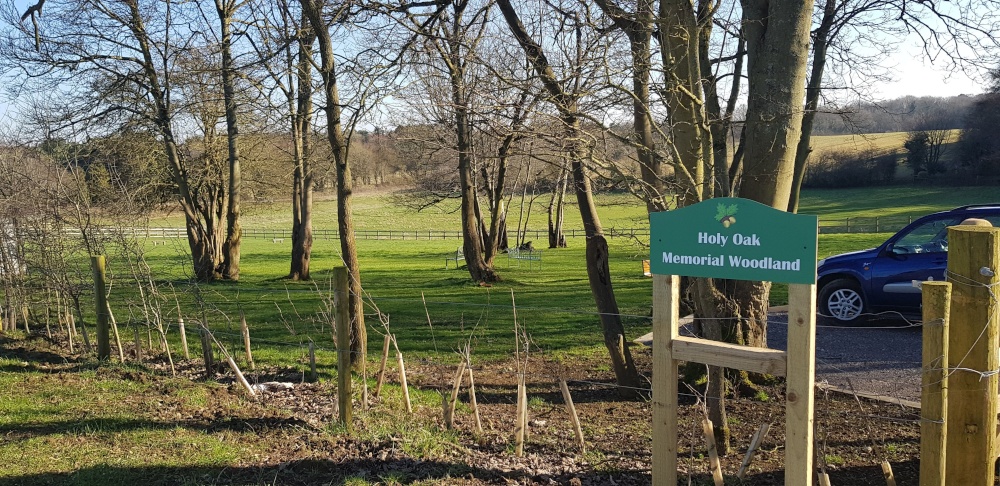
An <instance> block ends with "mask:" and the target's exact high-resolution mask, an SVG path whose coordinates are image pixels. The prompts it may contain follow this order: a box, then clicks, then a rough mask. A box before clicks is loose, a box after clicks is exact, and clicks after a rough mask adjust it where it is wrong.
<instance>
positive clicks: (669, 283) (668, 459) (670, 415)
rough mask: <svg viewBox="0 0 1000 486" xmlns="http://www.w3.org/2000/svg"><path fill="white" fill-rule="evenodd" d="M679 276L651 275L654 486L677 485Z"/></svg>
mask: <svg viewBox="0 0 1000 486" xmlns="http://www.w3.org/2000/svg"><path fill="white" fill-rule="evenodd" d="M679 300H680V277H677V276H676V275H653V302H656V303H657V305H655V306H653V457H652V464H653V471H652V474H653V486H668V485H669V486H675V485H676V484H677V360H675V359H674V352H673V349H672V346H671V343H672V341H673V339H674V338H676V337H677V336H679V335H680V329H679V327H678V309H679V308H680V305H679Z"/></svg>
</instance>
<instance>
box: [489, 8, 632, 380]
mask: <svg viewBox="0 0 1000 486" xmlns="http://www.w3.org/2000/svg"><path fill="white" fill-rule="evenodd" d="M497 4H498V6H499V8H500V11H501V12H502V13H503V16H504V19H505V20H506V22H507V25H508V27H510V31H511V33H512V34H513V35H514V37H515V38H516V39H517V41H518V44H519V45H520V46H521V48H522V49H523V50H524V52H525V55H526V56H527V58H528V61H529V62H530V63H531V65H532V66H533V67H534V68H535V72H536V73H537V74H538V75H539V78H540V79H541V82H542V84H543V85H544V87H545V89H546V91H548V93H549V95H550V98H549V100H550V102H552V103H553V105H555V108H556V109H557V110H558V111H559V116H560V119H561V120H562V122H563V124H564V126H565V127H567V130H568V133H567V135H568V138H569V140H571V141H572V148H571V149H570V161H571V169H572V173H573V183H574V184H573V187H574V190H575V192H576V196H577V202H578V204H579V205H580V217H581V219H582V220H583V227H584V230H585V231H586V234H587V250H586V255H587V277H588V280H589V282H590V291H591V294H592V295H593V296H594V302H595V304H597V311H598V312H599V313H600V316H601V317H600V320H601V328H602V329H603V331H604V344H605V346H606V347H607V349H608V353H609V354H610V355H611V364H612V367H613V368H614V371H615V378H616V380H617V382H618V384H619V385H620V386H621V388H619V393H620V394H621V395H623V396H635V395H636V394H637V391H636V388H638V386H639V384H640V383H639V373H638V371H637V370H636V368H635V363H634V362H633V361H632V355H631V352H630V351H629V349H628V347H627V346H625V345H624V343H625V342H626V340H625V339H624V337H625V329H624V327H623V326H622V322H621V316H620V315H619V313H618V302H617V300H616V299H615V293H614V287H613V286H612V285H611V273H610V270H609V268H608V242H607V240H605V239H604V235H603V232H602V229H601V221H600V218H599V217H598V215H597V208H596V207H595V206H594V198H593V193H592V191H591V188H590V179H589V178H588V176H587V173H586V167H585V165H584V160H586V155H587V153H588V152H587V147H586V145H584V142H583V140H584V138H583V137H582V135H583V133H582V130H581V127H580V121H579V116H578V110H579V106H578V105H577V99H576V96H575V95H573V94H570V93H567V92H566V91H565V90H564V88H563V86H562V85H561V83H560V81H559V80H558V79H557V78H556V75H555V73H554V72H553V71H552V68H551V66H550V64H549V62H548V59H547V58H546V57H545V53H544V51H543V50H542V47H541V46H540V45H539V44H538V43H537V42H535V41H534V40H533V39H532V38H531V37H530V36H529V35H528V33H527V31H526V30H525V29H524V25H522V24H521V20H520V18H518V15H517V12H516V11H515V10H514V7H513V6H512V5H511V3H510V0H498V2H497Z"/></svg>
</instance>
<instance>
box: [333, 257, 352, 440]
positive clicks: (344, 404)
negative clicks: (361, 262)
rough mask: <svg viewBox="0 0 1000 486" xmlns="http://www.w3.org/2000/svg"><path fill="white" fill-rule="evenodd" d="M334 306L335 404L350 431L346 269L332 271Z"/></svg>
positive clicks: (348, 322)
mask: <svg viewBox="0 0 1000 486" xmlns="http://www.w3.org/2000/svg"><path fill="white" fill-rule="evenodd" d="M333 282H334V285H335V287H334V294H333V295H334V306H335V307H336V308H337V385H338V386H337V403H338V404H339V405H340V407H339V408H340V422H341V423H342V424H344V426H345V427H347V428H348V429H350V427H351V416H352V415H353V413H352V412H353V410H351V405H352V404H351V316H350V312H349V308H348V306H349V305H350V304H349V302H348V289H347V267H336V268H334V269H333Z"/></svg>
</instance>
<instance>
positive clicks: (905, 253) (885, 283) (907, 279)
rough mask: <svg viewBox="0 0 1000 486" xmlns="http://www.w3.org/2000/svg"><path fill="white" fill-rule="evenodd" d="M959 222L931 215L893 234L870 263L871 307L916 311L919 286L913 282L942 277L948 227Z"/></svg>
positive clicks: (957, 219)
mask: <svg viewBox="0 0 1000 486" xmlns="http://www.w3.org/2000/svg"><path fill="white" fill-rule="evenodd" d="M959 222H961V221H960V219H959V218H956V217H948V216H942V217H938V218H931V219H928V220H925V221H918V222H917V223H916V224H914V225H913V226H910V227H908V228H906V229H905V230H903V231H901V232H900V233H898V234H897V235H896V236H894V237H893V239H891V240H890V241H889V244H888V245H886V247H885V249H884V250H883V251H882V253H880V254H879V255H878V256H877V257H876V258H875V261H874V262H872V264H871V288H870V290H869V295H870V299H869V305H870V306H871V307H872V308H873V309H896V310H903V311H913V312H915V311H917V310H919V309H920V299H921V298H920V288H918V287H915V286H914V285H913V281H920V282H923V281H926V280H945V270H946V269H947V266H948V226H952V225H956V224H958V223H959Z"/></svg>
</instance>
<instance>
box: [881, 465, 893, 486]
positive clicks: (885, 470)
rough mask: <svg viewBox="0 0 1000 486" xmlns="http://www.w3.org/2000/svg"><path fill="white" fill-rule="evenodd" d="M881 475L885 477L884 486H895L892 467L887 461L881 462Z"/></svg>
mask: <svg viewBox="0 0 1000 486" xmlns="http://www.w3.org/2000/svg"><path fill="white" fill-rule="evenodd" d="M882 475H884V476H885V484H886V486H896V477H895V476H893V474H892V466H891V465H890V464H889V461H882Z"/></svg>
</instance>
